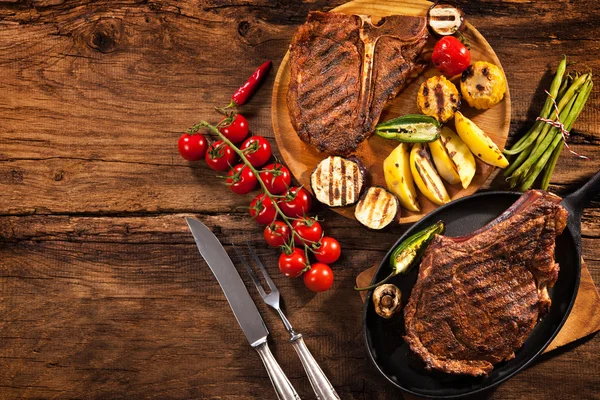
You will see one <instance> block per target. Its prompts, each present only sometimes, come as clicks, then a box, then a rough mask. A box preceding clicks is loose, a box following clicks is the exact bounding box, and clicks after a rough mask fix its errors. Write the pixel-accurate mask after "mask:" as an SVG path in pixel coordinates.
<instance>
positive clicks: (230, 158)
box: [204, 140, 237, 171]
mask: <svg viewBox="0 0 600 400" xmlns="http://www.w3.org/2000/svg"><path fill="white" fill-rule="evenodd" d="M204 159H205V160H206V163H207V164H208V166H209V167H210V168H211V169H214V170H215V171H225V170H227V169H228V168H229V167H230V166H231V165H233V164H235V160H236V159H237V156H236V154H235V152H234V151H233V149H232V148H231V147H229V146H228V145H226V144H225V143H224V142H223V141H222V140H217V141H216V142H214V143H213V144H211V145H210V146H209V147H208V151H207V152H206V157H204Z"/></svg>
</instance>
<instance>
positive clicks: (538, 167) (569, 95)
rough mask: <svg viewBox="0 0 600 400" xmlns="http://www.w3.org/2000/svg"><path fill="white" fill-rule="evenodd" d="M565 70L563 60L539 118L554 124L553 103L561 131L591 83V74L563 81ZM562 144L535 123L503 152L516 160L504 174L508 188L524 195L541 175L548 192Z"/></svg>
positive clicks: (556, 133) (556, 132)
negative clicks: (517, 187)
mask: <svg viewBox="0 0 600 400" xmlns="http://www.w3.org/2000/svg"><path fill="white" fill-rule="evenodd" d="M566 68H567V58H566V57H564V58H563V60H562V61H561V62H560V64H559V66H558V70H557V71H556V75H555V76H554V80H553V81H552V85H551V86H550V91H549V93H550V96H548V97H547V98H546V102H545V103H544V107H543V108H542V111H541V113H540V118H543V119H546V120H552V121H557V118H556V108H555V106H554V104H553V101H552V99H555V100H556V103H557V105H558V106H557V107H558V114H559V117H558V120H559V121H560V123H562V124H563V126H564V128H565V130H567V131H570V130H571V128H572V127H573V124H574V123H575V120H577V117H578V116H579V114H580V113H581V110H583V107H584V106H585V103H586V101H587V99H588V97H589V95H590V92H591V91H592V87H593V83H592V72H591V71H590V72H589V73H585V74H582V75H579V74H578V73H577V74H575V75H574V76H571V75H567V76H566V77H565V78H564V79H563V77H564V75H565V71H566ZM563 140H564V139H563V135H562V132H561V129H560V128H558V127H557V126H554V125H552V124H549V123H548V122H545V121H542V120H539V119H538V120H536V122H535V124H533V126H532V127H531V129H529V131H528V132H527V133H526V134H525V135H524V136H523V137H522V138H521V139H519V141H518V142H517V143H515V145H514V146H513V147H512V148H511V149H505V150H504V153H505V154H507V155H513V156H517V157H516V158H515V159H514V160H513V161H512V162H511V165H510V167H509V168H508V169H507V170H506V171H505V172H504V176H506V177H507V180H508V181H509V182H510V187H511V188H514V187H516V186H517V185H519V190H521V191H525V190H527V189H529V188H531V186H532V185H533V183H534V182H535V180H536V179H537V177H538V176H539V175H540V174H541V173H543V175H542V180H541V185H540V187H541V188H542V189H544V190H545V189H548V185H549V183H550V177H551V176H552V172H553V171H554V167H555V166H556V162H557V160H558V157H559V156H560V153H561V152H562V149H563V147H564V146H563V144H564V141H563Z"/></svg>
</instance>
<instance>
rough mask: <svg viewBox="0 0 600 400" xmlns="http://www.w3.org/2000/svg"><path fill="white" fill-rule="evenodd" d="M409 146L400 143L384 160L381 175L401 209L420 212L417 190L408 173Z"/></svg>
mask: <svg viewBox="0 0 600 400" xmlns="http://www.w3.org/2000/svg"><path fill="white" fill-rule="evenodd" d="M409 153H410V145H409V144H408V143H400V145H398V147H396V148H395V149H394V150H392V152H391V153H390V155H389V156H387V158H386V159H385V160H383V175H384V177H385V184H386V185H387V188H388V190H389V191H390V192H392V193H394V194H395V195H396V196H398V200H400V204H401V205H402V207H404V208H406V209H407V210H410V211H420V209H421V208H420V207H419V202H418V201H417V190H416V189H415V184H414V181H413V177H412V174H411V172H410V155H409Z"/></svg>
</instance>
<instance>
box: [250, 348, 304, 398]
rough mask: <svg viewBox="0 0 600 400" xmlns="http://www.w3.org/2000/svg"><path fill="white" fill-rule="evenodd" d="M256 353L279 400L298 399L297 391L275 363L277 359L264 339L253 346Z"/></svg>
mask: <svg viewBox="0 0 600 400" xmlns="http://www.w3.org/2000/svg"><path fill="white" fill-rule="evenodd" d="M255 349H256V351H257V352H258V355H260V358H261V360H262V362H263V364H264V365H265V368H266V369H267V373H268V374H269V378H270V379H271V383H272V384H273V388H275V393H276V394H277V398H278V399H279V400H300V397H299V396H298V393H296V390H295V389H294V387H293V386H292V384H291V383H290V381H289V379H288V378H287V376H285V374H284V373H283V370H282V369H281V367H280V366H279V364H278V363H277V360H276V359H275V357H274V356H273V353H271V350H270V349H269V345H268V344H267V342H266V341H264V342H263V343H261V344H259V345H257V346H256V347H255Z"/></svg>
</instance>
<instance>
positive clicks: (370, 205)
mask: <svg viewBox="0 0 600 400" xmlns="http://www.w3.org/2000/svg"><path fill="white" fill-rule="evenodd" d="M396 214H398V199H397V198H396V196H394V195H393V194H392V193H390V192H388V191H387V190H385V189H384V188H382V187H378V186H372V187H370V188H369V189H368V190H367V192H366V193H365V194H364V195H363V196H362V198H361V199H360V201H359V202H358V204H357V205H356V209H355V210H354V216H355V217H356V220H357V221H358V222H360V223H361V224H363V225H364V226H366V227H367V228H370V229H376V230H379V229H383V228H385V227H386V226H388V225H389V224H390V222H392V221H393V220H394V219H395V218H396Z"/></svg>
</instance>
